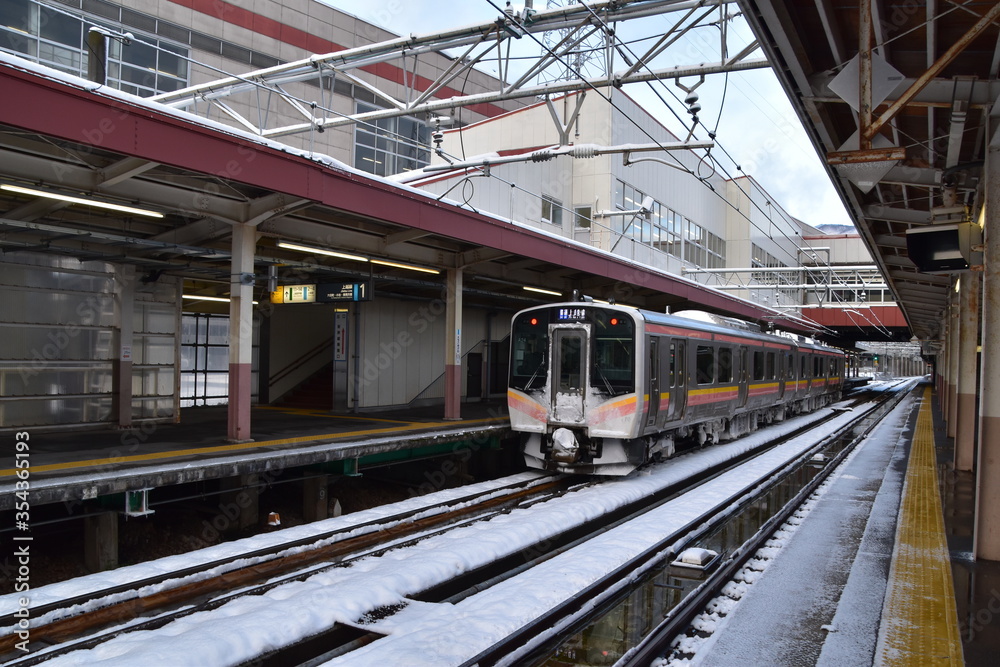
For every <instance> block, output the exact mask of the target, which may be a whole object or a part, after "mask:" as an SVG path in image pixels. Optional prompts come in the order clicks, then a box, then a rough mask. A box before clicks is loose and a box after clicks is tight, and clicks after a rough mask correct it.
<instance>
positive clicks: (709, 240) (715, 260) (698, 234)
mask: <svg viewBox="0 0 1000 667" xmlns="http://www.w3.org/2000/svg"><path fill="white" fill-rule="evenodd" d="M684 260H685V261H688V262H691V263H692V264H694V265H695V266H699V267H701V268H703V269H720V268H723V267H724V266H725V265H726V242H725V240H724V239H722V237H719V236H716V235H715V234H713V233H712V232H710V231H708V230H707V229H705V228H704V227H702V226H701V225H699V224H697V223H695V222H693V221H691V220H688V219H687V218H684Z"/></svg>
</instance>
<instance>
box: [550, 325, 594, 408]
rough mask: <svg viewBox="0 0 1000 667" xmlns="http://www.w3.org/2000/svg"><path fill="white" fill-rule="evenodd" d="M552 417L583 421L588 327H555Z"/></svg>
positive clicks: (588, 347) (553, 335) (553, 329)
mask: <svg viewBox="0 0 1000 667" xmlns="http://www.w3.org/2000/svg"><path fill="white" fill-rule="evenodd" d="M551 339H552V353H551V359H552V360H553V367H552V418H553V420H554V421H556V422H563V423H580V422H582V421H583V419H584V416H585V414H586V413H585V410H584V403H585V400H586V391H585V389H586V386H587V377H586V375H587V365H588V364H587V356H588V353H589V350H590V346H589V345H587V339H588V330H587V328H585V327H564V326H560V327H552V336H551Z"/></svg>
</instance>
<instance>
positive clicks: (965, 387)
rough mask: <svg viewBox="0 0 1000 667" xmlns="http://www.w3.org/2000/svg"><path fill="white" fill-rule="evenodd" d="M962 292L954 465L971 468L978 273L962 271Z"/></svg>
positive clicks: (976, 394) (973, 429)
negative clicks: (963, 272)
mask: <svg viewBox="0 0 1000 667" xmlns="http://www.w3.org/2000/svg"><path fill="white" fill-rule="evenodd" d="M959 295H960V297H961V302H960V303H961V306H960V308H959V311H960V314H959V320H960V322H959V326H958V330H959V344H958V364H957V366H958V391H957V396H958V406H957V410H956V414H957V419H956V420H955V421H956V425H955V469H956V470H970V471H971V470H972V464H973V456H974V451H975V437H976V403H977V401H978V393H979V391H978V390H979V387H978V386H977V384H976V370H977V369H976V362H977V361H978V357H977V355H976V347H977V346H978V345H979V274H978V273H976V272H974V271H969V272H967V273H965V274H963V275H962V284H961V287H960V291H959Z"/></svg>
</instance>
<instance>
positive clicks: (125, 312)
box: [111, 264, 135, 428]
mask: <svg viewBox="0 0 1000 667" xmlns="http://www.w3.org/2000/svg"><path fill="white" fill-rule="evenodd" d="M115 298H116V304H115V305H116V307H117V311H118V312H117V313H116V314H117V317H116V319H117V320H118V340H117V341H116V345H115V348H116V351H115V353H116V356H115V359H114V361H113V362H112V371H113V372H112V376H111V383H112V387H111V396H112V401H111V414H112V415H113V419H115V420H117V422H118V426H119V427H121V428H129V427H130V426H132V341H133V338H134V332H133V329H134V326H135V325H134V322H133V319H134V318H135V265H134V264H126V265H125V266H121V267H119V268H118V270H116V271H115Z"/></svg>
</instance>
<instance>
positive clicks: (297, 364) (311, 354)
mask: <svg viewBox="0 0 1000 667" xmlns="http://www.w3.org/2000/svg"><path fill="white" fill-rule="evenodd" d="M333 341H334V336H330V337H329V338H327V339H326V340H324V341H323V342H322V343H320V344H319V345H317V346H316V347H314V348H312V349H311V350H307V351H306V352H304V353H302V354H301V355H299V356H298V357H296V358H295V359H293V360H292V361H291V362H290V363H288V364H286V365H285V367H284V368H282V369H281V370H280V371H278V372H277V373H275V374H274V375H272V376H270V377H269V378H268V383H269V384H272V385H273V384H274V383H275V382H280V381H281V380H282V379H284V378H286V377H287V376H288V375H290V374H291V373H292V372H293V371H295V370H298V369H299V368H301V367H302V366H304V365H305V364H306V363H307V362H309V361H312V359H314V358H315V357H316V356H317V355H319V354H320V353H321V352H324V351H325V350H326V349H327V348H330V347H332V346H333Z"/></svg>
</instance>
